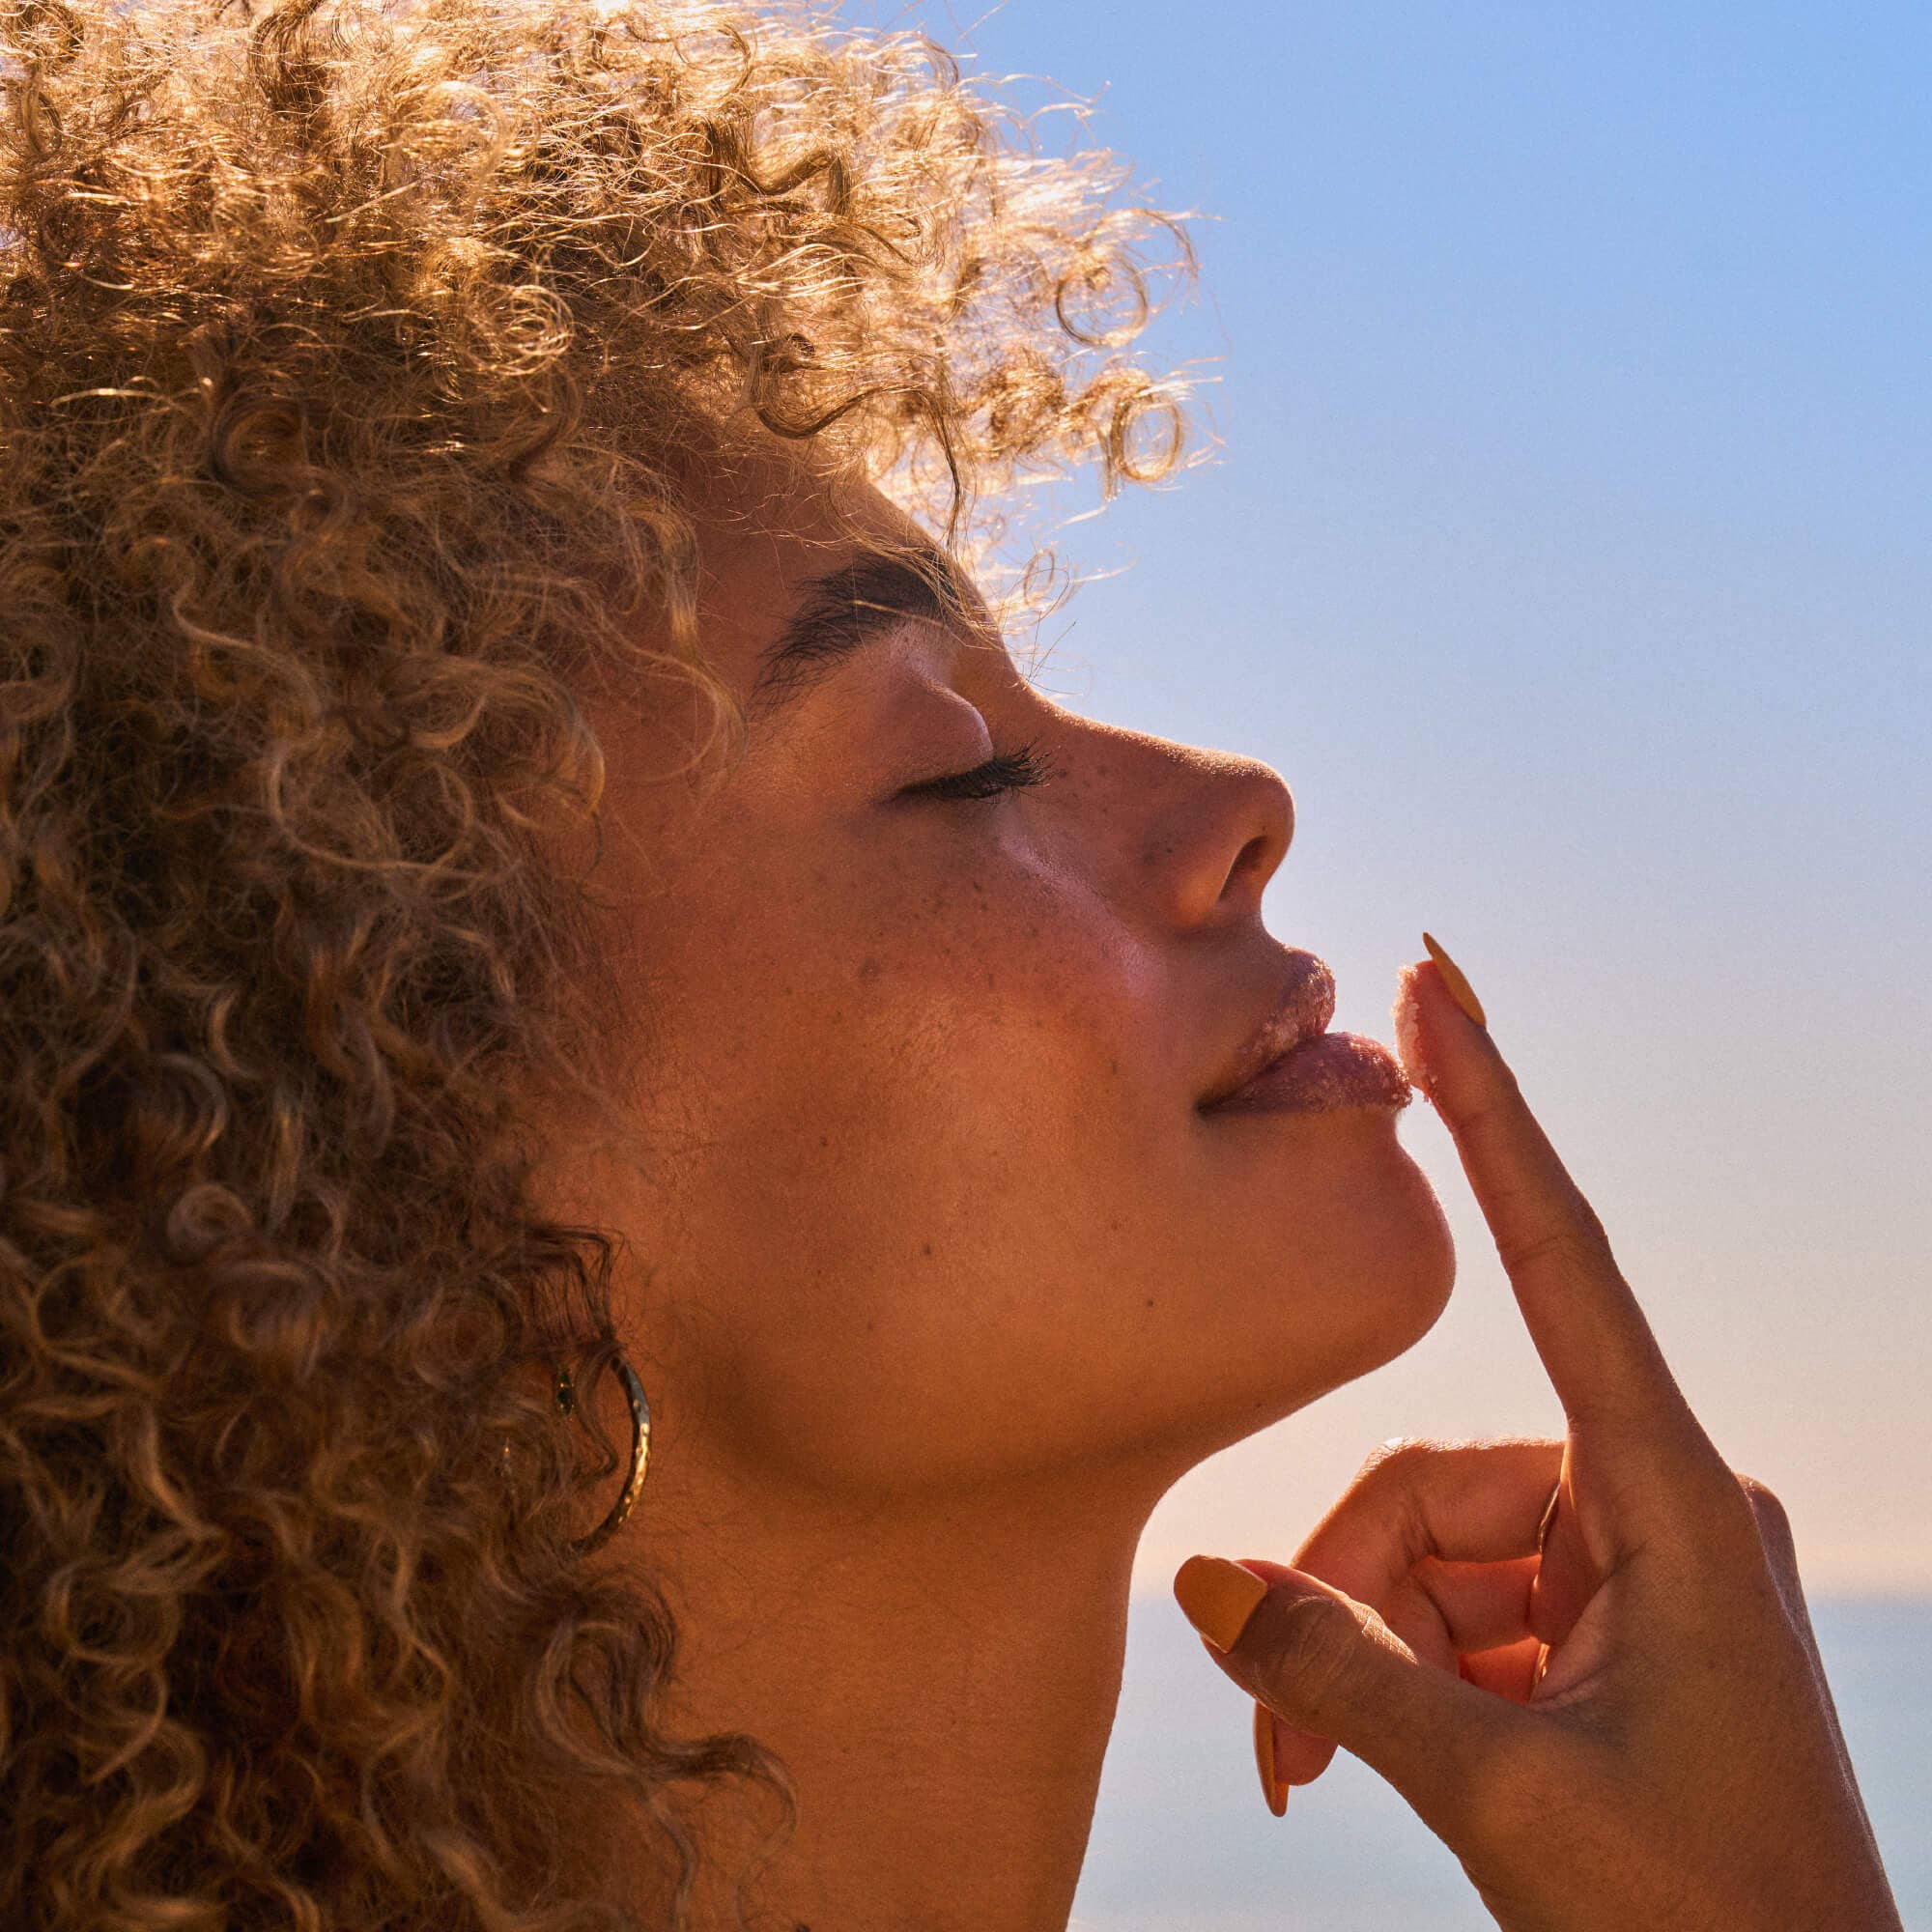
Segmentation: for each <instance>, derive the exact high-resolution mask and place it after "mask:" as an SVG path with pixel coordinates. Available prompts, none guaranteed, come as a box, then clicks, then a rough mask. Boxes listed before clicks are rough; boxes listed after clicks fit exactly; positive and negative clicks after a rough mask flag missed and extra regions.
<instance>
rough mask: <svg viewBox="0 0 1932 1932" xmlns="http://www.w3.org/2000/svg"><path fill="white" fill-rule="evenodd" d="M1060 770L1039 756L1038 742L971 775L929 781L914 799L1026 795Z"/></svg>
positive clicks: (914, 790)
mask: <svg viewBox="0 0 1932 1932" xmlns="http://www.w3.org/2000/svg"><path fill="white" fill-rule="evenodd" d="M1058 770H1059V767H1058V766H1056V765H1055V764H1054V763H1053V762H1052V760H1051V759H1049V758H1047V757H1045V756H1044V755H1043V754H1042V753H1040V751H1039V744H1038V740H1037V739H1035V740H1033V741H1031V742H1030V743H1028V744H1024V745H1022V746H1020V748H1019V749H1018V750H1017V751H1013V752H1001V753H998V754H996V755H995V756H993V757H990V758H988V759H987V760H986V762H985V763H984V764H983V765H975V766H974V767H973V769H972V770H971V771H970V772H951V773H949V774H948V775H947V776H946V777H945V778H939V779H928V780H927V781H925V782H924V783H923V784H917V785H913V786H911V787H910V790H911V792H912V793H913V795H914V796H915V797H927V798H946V799H974V798H994V797H997V796H998V794H999V793H1001V792H1003V791H1024V790H1026V789H1027V787H1028V786H1030V785H1037V784H1045V783H1046V782H1047V781H1048V780H1049V779H1051V778H1054V777H1055V776H1056V775H1057V774H1058Z"/></svg>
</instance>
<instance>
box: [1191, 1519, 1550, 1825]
mask: <svg viewBox="0 0 1932 1932" xmlns="http://www.w3.org/2000/svg"><path fill="white" fill-rule="evenodd" d="M1174 1596H1175V1601H1176V1602H1177V1603H1178V1604H1179V1605H1180V1607H1181V1610H1182V1612H1183V1613H1184V1614H1185V1615H1186V1617H1187V1620H1188V1622H1189V1623H1191V1624H1192V1625H1193V1626H1194V1628H1195V1629H1196V1630H1197V1631H1199V1632H1200V1633H1201V1634H1202V1637H1203V1638H1204V1640H1205V1641H1206V1644H1207V1648H1208V1655H1209V1656H1210V1657H1212V1658H1213V1660H1214V1662H1216V1663H1218V1664H1219V1665H1220V1666H1221V1668H1222V1669H1223V1670H1224V1671H1226V1672H1227V1674H1228V1675H1229V1676H1230V1677H1232V1678H1233V1679H1234V1680H1235V1682H1236V1684H1238V1685H1239V1686H1240V1687H1241V1689H1242V1690H1245V1691H1247V1692H1248V1694H1249V1695H1250V1696H1252V1697H1254V1698H1256V1699H1258V1700H1259V1701H1260V1702H1262V1703H1264V1704H1265V1705H1266V1706H1267V1708H1268V1709H1269V1710H1270V1711H1272V1712H1274V1714H1275V1715H1276V1716H1277V1717H1279V1718H1282V1719H1286V1721H1288V1722H1289V1723H1291V1724H1294V1725H1297V1726H1298V1727H1299V1728H1301V1729H1302V1730H1305V1731H1312V1732H1313V1733H1314V1734H1315V1735H1316V1736H1317V1737H1323V1738H1331V1739H1333V1740H1334V1742H1335V1743H1336V1744H1338V1745H1340V1746H1341V1747H1343V1749H1345V1750H1348V1751H1351V1752H1353V1753H1354V1755H1355V1756H1356V1757H1358V1758H1360V1759H1361V1760H1362V1762H1363V1763H1364V1764H1367V1765H1369V1766H1370V1767H1371V1768H1372V1769H1373V1770H1375V1771H1377V1772H1378V1773H1379V1774H1380V1775H1381V1776H1383V1777H1385V1778H1386V1779H1387V1780H1388V1781H1389V1783H1391V1784H1392V1785H1394V1786H1395V1788H1396V1789H1397V1790H1398V1791H1399V1792H1401V1793H1402V1795H1403V1797H1405V1798H1406V1800H1407V1801H1408V1803H1409V1804H1410V1805H1412V1806H1413V1807H1414V1809H1415V1811H1416V1813H1417V1814H1418V1815H1419V1816H1420V1817H1421V1819H1422V1821H1423V1823H1424V1824H1426V1825H1427V1826H1428V1827H1429V1828H1430V1830H1431V1831H1433V1832H1435V1834H1436V1835H1437V1836H1438V1837H1440V1838H1441V1839H1443V1840H1444V1841H1445V1842H1446V1843H1447V1844H1448V1845H1449V1847H1450V1849H1451V1850H1453V1851H1465V1850H1473V1849H1475V1847H1473V1846H1472V1845H1470V1844H1469V1843H1468V1837H1469V1829H1470V1826H1471V1824H1472V1821H1473V1820H1474V1818H1475V1817H1476V1815H1477V1813H1478V1809H1479V1807H1480V1806H1481V1804H1482V1801H1483V1799H1484V1797H1485V1796H1486V1794H1488V1793H1490V1792H1491V1790H1492V1784H1493V1780H1494V1779H1495V1778H1496V1776H1498V1775H1499V1773H1500V1772H1501V1764H1502V1760H1503V1758H1504V1756H1505V1754H1506V1753H1512V1752H1513V1747H1517V1746H1518V1745H1520V1743H1522V1742H1524V1738H1523V1730H1524V1727H1525V1726H1526V1725H1528V1724H1531V1723H1533V1722H1535V1721H1536V1720H1535V1719H1533V1718H1531V1717H1529V1716H1528V1715H1527V1714H1526V1713H1525V1712H1523V1711H1521V1710H1520V1709H1519V1708H1518V1707H1517V1706H1516V1705H1514V1704H1512V1703H1510V1702H1509V1701H1508V1700H1507V1699H1506V1698H1503V1697H1499V1696H1497V1695H1495V1694H1494V1692H1492V1691H1489V1690H1479V1689H1478V1688H1477V1687H1476V1686H1475V1685H1473V1684H1468V1683H1465V1682H1464V1681H1463V1679H1462V1678H1461V1677H1452V1676H1451V1675H1449V1674H1448V1672H1446V1671H1443V1670H1438V1669H1435V1667H1434V1666H1433V1665H1430V1664H1427V1663H1424V1662H1422V1661H1421V1659H1419V1658H1418V1657H1417V1656H1416V1654H1415V1653H1414V1652H1413V1651H1412V1650H1410V1649H1409V1647H1408V1646H1407V1644H1406V1643H1404V1642H1403V1640H1402V1639H1401V1637H1399V1636H1397V1635H1396V1634H1395V1633H1394V1632H1393V1631H1392V1630H1390V1629H1389V1627H1388V1625H1387V1624H1385V1623H1384V1622H1383V1621H1382V1620H1381V1618H1380V1617H1379V1616H1378V1615H1377V1614H1376V1612H1375V1611H1374V1610H1373V1609H1371V1608H1370V1607H1369V1605H1366V1604H1360V1603H1357V1602H1356V1601H1355V1599H1354V1598H1352V1597H1350V1596H1347V1595H1345V1594H1344V1593H1343V1592H1342V1591H1340V1590H1337V1589H1335V1588H1334V1587H1332V1586H1331V1585H1330V1584H1327V1583H1324V1582H1322V1581H1321V1578H1319V1577H1310V1576H1308V1575H1307V1574H1306V1573H1305V1572H1303V1571H1300V1570H1293V1569H1291V1568H1290V1567H1289V1566H1288V1565H1287V1564H1285V1563H1270V1562H1267V1561H1266V1560H1264V1559H1263V1558H1259V1557H1246V1558H1243V1559H1242V1561H1241V1562H1239V1563H1230V1562H1228V1561H1227V1560H1226V1559H1225V1558H1222V1557H1219V1556H1190V1557H1189V1558H1188V1559H1187V1561H1186V1562H1185V1563H1183V1564H1182V1565H1181V1566H1180V1568H1179V1571H1178V1572H1177V1573H1176V1575H1175V1578H1174Z"/></svg>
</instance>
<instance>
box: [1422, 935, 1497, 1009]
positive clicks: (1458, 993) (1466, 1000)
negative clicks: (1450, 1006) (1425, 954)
mask: <svg viewBox="0 0 1932 1932" xmlns="http://www.w3.org/2000/svg"><path fill="white" fill-rule="evenodd" d="M1422 943H1423V945H1425V946H1426V947H1428V949H1429V956H1430V958H1432V959H1433V960H1435V970H1436V971H1437V972H1438V973H1440V974H1441V975H1442V983H1443V984H1444V985H1445V986H1447V987H1448V988H1449V993H1450V997H1451V998H1452V999H1453V1000H1454V1001H1455V1002H1456V1004H1457V1005H1458V1006H1459V1007H1461V1008H1462V1009H1463V1011H1464V1012H1465V1013H1467V1014H1468V1015H1469V1017H1470V1018H1471V1019H1472V1020H1474V1021H1475V1023H1476V1024H1477V1025H1478V1026H1479V1027H1486V1026H1488V1025H1489V1021H1488V1020H1486V1019H1485V1018H1484V1017H1483V1003H1482V1001H1481V1000H1479V999H1477V997H1476V995H1475V990H1474V988H1473V987H1471V986H1470V984H1469V982H1468V980H1465V979H1463V969H1462V968H1461V967H1460V966H1459V965H1457V963H1456V962H1455V960H1453V959H1452V958H1450V956H1449V955H1448V953H1446V952H1443V950H1442V949H1441V947H1439V946H1437V945H1436V943H1435V940H1433V939H1431V938H1430V936H1429V935H1428V933H1426V932H1425V933H1424V934H1423V935H1422Z"/></svg>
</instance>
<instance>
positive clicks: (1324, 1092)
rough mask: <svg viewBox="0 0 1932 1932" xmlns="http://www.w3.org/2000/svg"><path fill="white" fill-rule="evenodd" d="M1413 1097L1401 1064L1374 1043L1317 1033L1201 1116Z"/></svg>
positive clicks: (1389, 1102)
mask: <svg viewBox="0 0 1932 1932" xmlns="http://www.w3.org/2000/svg"><path fill="white" fill-rule="evenodd" d="M1412 1098H1414V1092H1413V1090H1412V1089H1411V1088H1410V1086H1409V1084H1408V1077H1407V1075H1406V1074H1405V1073H1404V1072H1403V1070H1402V1063H1401V1062H1400V1061H1399V1060H1398V1059H1397V1058H1396V1057H1395V1055H1394V1054H1393V1053H1392V1052H1390V1051H1389V1049H1388V1048H1387V1047H1385V1046H1384V1045H1383V1044H1382V1043H1381V1041H1380V1040H1378V1039H1370V1038H1369V1037H1368V1036H1367V1035H1366V1034H1359V1033H1319V1034H1317V1035H1316V1036H1315V1037H1314V1038H1313V1039H1310V1040H1307V1041H1304V1042H1303V1043H1302V1044H1301V1045H1300V1046H1297V1047H1296V1048H1295V1049H1294V1051H1293V1053H1288V1054H1284V1055H1283V1056H1282V1057H1281V1059H1279V1060H1277V1061H1276V1062H1275V1064H1274V1065H1272V1066H1270V1067H1269V1068H1268V1069H1267V1070H1266V1072H1264V1073H1259V1074H1257V1075H1256V1076H1255V1078H1254V1079H1252V1080H1250V1081H1249V1082H1248V1084H1247V1085H1246V1086H1245V1087H1240V1088H1236V1091H1235V1092H1234V1093H1232V1094H1229V1095H1228V1097H1227V1098H1226V1099H1225V1100H1219V1101H1216V1102H1215V1104H1214V1105H1213V1106H1211V1107H1204V1108H1203V1109H1202V1110H1201V1111H1202V1112H1203V1113H1205V1114H1264V1113H1265V1114H1312V1113H1325V1112H1326V1111H1327V1110H1328V1109H1329V1108H1330V1107H1406V1106H1407V1105H1408V1103H1409V1101H1410V1100H1411V1099H1412Z"/></svg>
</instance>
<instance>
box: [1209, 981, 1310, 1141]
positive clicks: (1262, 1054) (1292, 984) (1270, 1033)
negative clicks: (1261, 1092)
mask: <svg viewBox="0 0 1932 1932" xmlns="http://www.w3.org/2000/svg"><path fill="white" fill-rule="evenodd" d="M1281 960H1282V969H1283V970H1282V980H1281V982H1280V985H1279V986H1278V988H1277V990H1276V993H1275V998H1274V1002H1273V1004H1272V1005H1271V1006H1270V1007H1269V1009H1268V1010H1267V1013H1266V1015H1265V1016H1264V1019H1263V1020H1262V1023H1261V1025H1260V1026H1258V1027H1257V1028H1256V1029H1255V1030H1254V1032H1253V1033H1251V1034H1250V1035H1249V1036H1248V1037H1247V1039H1246V1040H1245V1041H1244V1042H1243V1043H1242V1045H1241V1049H1240V1051H1239V1052H1238V1053H1237V1054H1236V1056H1235V1061H1234V1065H1232V1066H1231V1067H1230V1068H1229V1070H1228V1073H1227V1076H1226V1077H1225V1078H1224V1079H1223V1080H1222V1081H1221V1082H1220V1084H1219V1085H1218V1086H1216V1087H1215V1088H1214V1089H1213V1091H1212V1092H1211V1093H1208V1094H1204V1095H1203V1096H1202V1098H1201V1099H1199V1100H1197V1101H1196V1102H1195V1106H1196V1108H1197V1110H1198V1111H1200V1112H1201V1113H1204V1114H1206V1113H1210V1112H1212V1111H1213V1109H1215V1108H1216V1107H1219V1106H1221V1105H1222V1104H1223V1103H1224V1102H1225V1101H1228V1100H1231V1099H1233V1098H1234V1097H1235V1096H1236V1094H1239V1093H1240V1092H1241V1090H1242V1089H1243V1088H1245V1087H1247V1086H1248V1085H1249V1084H1250V1083H1251V1082H1253V1081H1255V1080H1257V1079H1259V1078H1260V1076H1261V1075H1262V1074H1264V1073H1265V1072H1266V1071H1267V1070H1268V1068H1269V1067H1271V1066H1273V1065H1275V1064H1276V1062H1277V1061H1281V1060H1284V1059H1286V1058H1287V1057H1288V1055H1290V1054H1291V1053H1293V1051H1294V1049H1295V1048H1296V1047H1297V1046H1300V1045H1301V1044H1303V1042H1304V1041H1307V1040H1311V1039H1313V1038H1314V1037H1316V1036H1317V1035H1318V1034H1321V1033H1324V1032H1325V1031H1326V1030H1327V1026H1328V1022H1329V1021H1330V1020H1331V1019H1333V1018H1334V1017H1335V975H1334V974H1333V973H1332V972H1330V971H1329V968H1328V964H1327V961H1326V960H1323V959H1318V958H1317V957H1316V956H1315V954H1314V953H1312V952H1283V953H1282V955H1281Z"/></svg>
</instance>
